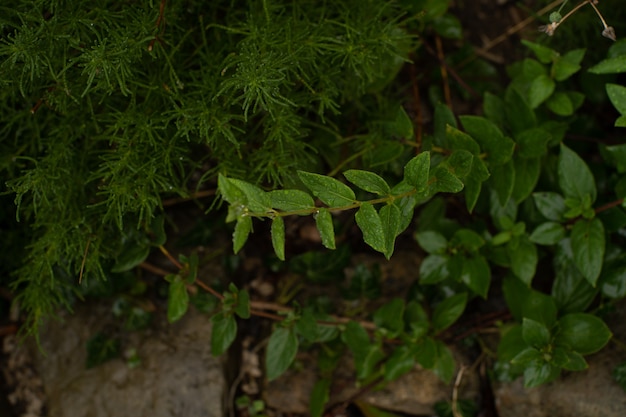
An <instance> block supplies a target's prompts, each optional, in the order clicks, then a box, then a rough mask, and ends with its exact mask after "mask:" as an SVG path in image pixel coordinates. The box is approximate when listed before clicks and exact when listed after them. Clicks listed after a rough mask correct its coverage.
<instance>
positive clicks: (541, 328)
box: [522, 317, 550, 349]
mask: <svg viewBox="0 0 626 417" xmlns="http://www.w3.org/2000/svg"><path fill="white" fill-rule="evenodd" d="M522 337H523V338H524V342H526V344H527V345H529V346H532V347H534V348H537V349H541V348H543V347H544V346H547V345H549V344H550V330H549V329H548V328H547V327H546V326H545V324H543V323H540V322H538V321H535V320H533V319H529V318H527V317H524V320H523V321H522Z"/></svg>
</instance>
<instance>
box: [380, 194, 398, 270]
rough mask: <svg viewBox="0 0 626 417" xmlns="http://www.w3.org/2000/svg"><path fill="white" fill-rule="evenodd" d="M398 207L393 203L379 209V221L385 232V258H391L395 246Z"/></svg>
mask: <svg viewBox="0 0 626 417" xmlns="http://www.w3.org/2000/svg"><path fill="white" fill-rule="evenodd" d="M401 216H402V214H401V212H400V208H399V207H398V206H396V205H395V204H386V205H384V206H383V207H381V209H380V211H379V217H380V221H381V223H382V226H383V231H384V233H385V235H384V237H385V248H386V249H385V252H384V255H385V257H386V258H387V259H389V258H391V255H392V254H393V250H394V247H395V241H396V236H398V234H399V233H400V221H401Z"/></svg>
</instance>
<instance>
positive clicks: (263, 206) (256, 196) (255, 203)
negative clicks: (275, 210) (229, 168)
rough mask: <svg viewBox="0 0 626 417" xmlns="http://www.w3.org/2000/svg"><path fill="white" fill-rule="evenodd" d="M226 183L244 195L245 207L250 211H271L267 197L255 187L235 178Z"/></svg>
mask: <svg viewBox="0 0 626 417" xmlns="http://www.w3.org/2000/svg"><path fill="white" fill-rule="evenodd" d="M228 181H229V182H230V183H231V184H233V185H234V186H235V187H237V188H239V189H240V190H241V191H242V192H243V193H244V195H245V196H246V201H245V206H247V207H248V209H249V210H250V211H253V212H255V213H266V212H267V211H269V210H270V209H271V202H270V199H269V196H268V195H267V193H266V192H265V191H263V190H262V189H260V188H259V187H257V186H256V185H252V184H250V183H247V182H245V181H241V180H238V179H235V178H230V179H229V180H228Z"/></svg>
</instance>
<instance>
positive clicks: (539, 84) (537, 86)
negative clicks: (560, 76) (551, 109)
mask: <svg viewBox="0 0 626 417" xmlns="http://www.w3.org/2000/svg"><path fill="white" fill-rule="evenodd" d="M555 87H556V83H555V82H554V80H553V79H552V78H550V77H548V76H547V75H546V74H542V75H540V76H538V77H537V78H535V79H534V80H533V81H532V82H531V83H530V88H529V90H528V103H529V104H530V107H531V108H533V109H534V108H537V107H539V105H540V104H541V103H543V102H544V101H546V100H547V99H548V97H550V96H551V95H552V93H553V92H554V89H555Z"/></svg>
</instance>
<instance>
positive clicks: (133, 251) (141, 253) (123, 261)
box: [111, 243, 150, 272]
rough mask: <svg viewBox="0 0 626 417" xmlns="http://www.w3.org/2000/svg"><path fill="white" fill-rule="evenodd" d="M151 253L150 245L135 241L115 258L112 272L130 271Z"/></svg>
mask: <svg viewBox="0 0 626 417" xmlns="http://www.w3.org/2000/svg"><path fill="white" fill-rule="evenodd" d="M149 254H150V246H148V245H142V244H139V243H133V244H131V245H127V246H126V247H125V250H123V251H122V253H121V254H120V255H119V256H118V257H117V259H116V260H115V265H113V267H112V268H111V272H124V271H129V270H131V269H133V268H134V267H136V266H137V265H139V264H140V263H142V262H143V261H145V260H146V258H147V257H148V255H149Z"/></svg>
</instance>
